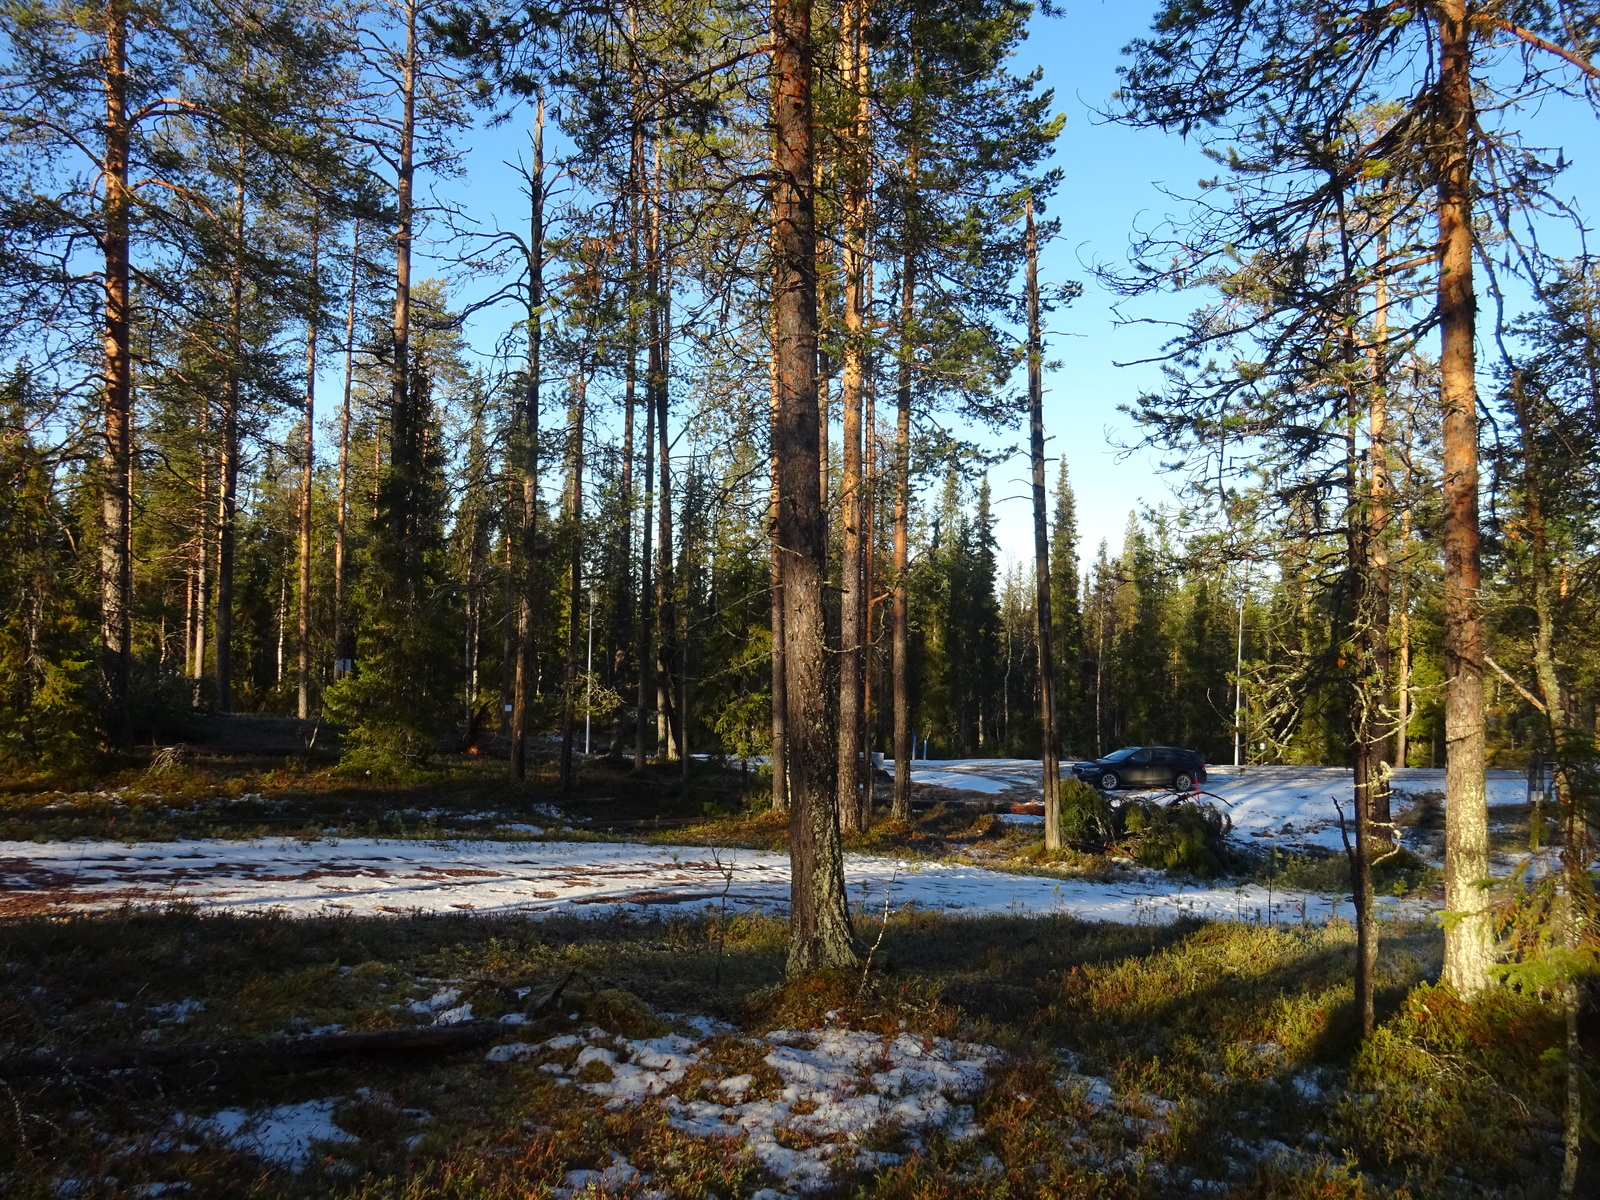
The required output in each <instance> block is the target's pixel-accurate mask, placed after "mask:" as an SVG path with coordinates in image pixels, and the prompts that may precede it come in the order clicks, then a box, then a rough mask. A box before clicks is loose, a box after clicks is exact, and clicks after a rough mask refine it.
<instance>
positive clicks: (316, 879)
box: [0, 838, 1421, 923]
mask: <svg viewBox="0 0 1600 1200" xmlns="http://www.w3.org/2000/svg"><path fill="white" fill-rule="evenodd" d="M845 879H846V883H847V886H848V889H849V894H850V898H851V900H852V902H853V903H854V904H855V905H856V906H857V907H858V908H859V909H860V910H861V911H863V912H864V913H866V914H869V915H877V914H880V913H882V912H883V911H884V909H885V907H888V908H891V909H898V908H901V907H904V906H907V905H916V906H917V907H920V908H923V909H929V910H934V911H942V912H948V913H953V914H961V915H969V916H979V915H990V914H1018V915H1029V916H1037V915H1044V914H1057V913H1059V914H1070V915H1073V916H1076V917H1079V918H1082V919H1084V920H1091V921H1124V922H1145V923H1160V922H1165V921H1170V920H1173V919H1175V918H1177V917H1180V916H1189V915H1193V916H1201V917H1214V918H1220V919H1227V920H1251V921H1260V920H1265V919H1267V916H1268V913H1269V911H1270V913H1271V915H1272V916H1273V917H1275V918H1276V919H1279V920H1285V919H1294V920H1302V919H1304V920H1312V921H1319V920H1324V919H1326V918H1327V917H1328V916H1330V915H1332V914H1334V913H1335V912H1337V911H1339V910H1340V904H1339V902H1337V901H1331V900H1329V899H1328V898H1325V897H1323V896H1319V895H1312V894H1306V893H1299V892H1284V891H1282V890H1274V891H1272V892H1270V893H1269V891H1268V889H1267V888H1264V887H1260V886H1256V885H1253V884H1251V885H1235V886H1223V885H1217V884H1185V883H1184V882H1182V881H1177V880H1173V879H1169V878H1167V877H1166V876H1165V875H1163V874H1161V873H1159V872H1156V871H1150V870H1146V869H1143V868H1138V867H1134V866H1132V865H1131V864H1129V865H1128V866H1127V867H1126V868H1125V869H1124V870H1122V871H1121V872H1119V878H1117V879H1115V880H1112V881H1109V882H1101V881H1095V880H1087V879H1081V880H1063V879H1054V878H1045V877H1041V876H1035V875H1021V874H1012V873H1008V872H1004V871H992V870H986V869H984V868H982V867H979V866H974V865H969V864H963V863H952V862H907V861H900V860H896V859H893V858H886V857H876V856H870V855H857V854H851V855H846V856H845ZM788 900H789V859H788V856H787V855H784V854H777V853H771V852H766V851H758V850H726V849H722V850H711V849H708V848H706V847H703V846H644V845H634V844H627V843H603V842H578V843H574V842H493V841H467V842H422V841H379V840H376V839H371V838H349V839H345V840H330V841H325V842H322V841H318V842H306V841H300V840H296V839H293V838H264V839H261V840H259V841H249V842H227V841H175V842H146V843H137V844H134V845H124V844H123V843H120V842H0V913H3V912H13V913H15V912H60V911H63V910H71V909H101V910H103V909H107V908H114V907H117V906H119V905H121V904H134V905H161V904H170V903H186V904H192V905H196V906H198V907H200V908H202V909H206V910H209V911H222V912H263V911H268V910H277V911H281V912H286V913H289V914H290V915H294V916H328V915H336V914H340V913H348V914H350V915H353V916H371V915H376V914H382V913H393V914H404V913H412V912H450V911H466V912H479V913H504V912H517V913H524V914H527V915H530V916H538V915H546V914H552V913H566V914H575V915H604V914H608V913H614V912H617V911H619V910H624V911H633V912H650V911H661V910H662V909H663V908H664V907H688V908H695V909H718V908H721V907H722V906H723V905H726V907H727V909H728V911H730V912H734V911H756V912H771V913H781V912H784V911H785V910H786V908H787V905H788ZM1393 903H1394V904H1395V907H1396V911H1397V912H1406V913H1412V912H1420V911H1421V909H1420V908H1419V907H1418V906H1417V905H1416V904H1415V902H1399V901H1395V902H1393ZM1269 906H1270V909H1269ZM1342 907H1343V911H1344V913H1345V915H1346V916H1348V915H1349V905H1348V904H1347V903H1346V904H1344V905H1343V906H1342Z"/></svg>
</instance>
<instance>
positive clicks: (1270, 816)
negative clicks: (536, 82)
mask: <svg viewBox="0 0 1600 1200" xmlns="http://www.w3.org/2000/svg"><path fill="white" fill-rule="evenodd" d="M914 772H915V775H914V777H915V778H916V779H917V780H918V781H919V782H938V783H941V784H942V785H943V786H946V787H952V786H959V787H964V788H967V789H968V790H972V791H979V792H987V793H989V794H995V793H999V792H1003V791H1007V790H1009V789H1014V788H1018V787H1037V786H1038V782H1039V764H1038V763H1037V762H1034V761H1029V760H1026V759H965V760H956V761H933V762H920V761H919V762H918V763H917V764H916V766H915V768H914ZM1394 787H1395V791H1396V807H1397V809H1398V810H1400V811H1402V812H1403V811H1404V810H1405V809H1406V808H1408V807H1409V806H1410V805H1411V804H1412V803H1413V801H1412V797H1414V796H1415V795H1417V794H1418V793H1421V792H1429V791H1431V792H1439V791H1442V790H1443V787H1444V772H1443V771H1430V770H1420V769H1408V770H1401V771H1397V772H1396V773H1395V781H1394ZM1350 788H1351V777H1350V772H1349V771H1348V770H1342V769H1339V768H1332V767H1246V768H1242V769H1236V768H1233V767H1212V768H1210V780H1209V782H1208V783H1207V785H1206V792H1207V798H1208V799H1211V800H1213V802H1215V803H1217V804H1218V806H1219V807H1221V808H1223V809H1224V810H1225V811H1226V812H1227V813H1228V815H1229V816H1230V817H1231V818H1232V819H1233V823H1234V834H1235V836H1236V837H1237V838H1239V839H1240V840H1241V841H1243V842H1245V843H1247V844H1257V845H1270V844H1276V845H1280V846H1283V847H1285V848H1286V849H1290V850H1304V849H1308V848H1320V849H1323V850H1338V849H1340V848H1341V847H1342V845H1343V839H1342V837H1341V835H1340V831H1339V824H1338V822H1339V812H1338V807H1337V806H1336V803H1335V801H1336V800H1339V801H1341V802H1345V812H1346V813H1347V814H1348V813H1349V812H1350V807H1349V804H1348V802H1347V801H1346V798H1347V797H1348V796H1349V795H1350ZM1525 798H1526V784H1525V782H1524V780H1523V777H1522V775H1521V773H1520V772H1514V771H1492V772H1490V778H1489V802H1490V804H1491V805H1495V806H1500V805H1514V804H1521V803H1522V802H1523V801H1524V800H1525ZM1007 815H1008V816H1019V817H1020V819H1022V820H1028V819H1030V818H1029V817H1028V816H1027V815H1026V814H1007ZM1033 819H1037V818H1033ZM1508 869H1511V864H1510V863H1509V860H1508V862H1506V863H1499V862H1497V863H1496V872H1497V873H1504V871H1505V870H1508ZM845 875H846V880H847V882H848V885H849V891H850V896H851V899H852V901H853V902H854V903H855V904H856V905H857V906H858V907H859V908H860V909H861V910H862V911H863V912H866V913H869V914H879V913H882V912H883V911H884V910H885V908H886V907H888V908H891V909H892V908H899V907H903V906H908V905H915V906H917V907H920V908H924V909H930V910H936V911H942V912H949V913H959V914H967V915H984V914H996V913H1018V914H1033V915H1037V914H1046V913H1068V914H1072V915H1074V916H1077V917H1080V918H1083V919H1085V920H1101V921H1135V922H1138V921H1144V922H1160V921H1167V920H1171V919H1173V918H1174V917H1177V916H1179V915H1188V914H1193V915H1196V916H1203V917H1216V918H1224V919H1243V920H1262V919H1266V918H1267V916H1268V913H1269V911H1270V914H1271V916H1272V917H1273V918H1276V919H1280V920H1281V919H1285V918H1292V919H1306V920H1321V919H1326V918H1327V917H1328V916H1329V915H1332V914H1334V913H1337V912H1338V911H1339V904H1340V902H1339V901H1337V900H1330V899H1328V898H1326V897H1323V896H1320V895H1312V894H1305V893H1299V892H1290V893H1285V892H1282V891H1278V890H1273V891H1272V892H1271V893H1270V894H1269V892H1268V890H1267V889H1266V888H1263V887H1258V886H1255V885H1236V886H1223V885H1217V884H1186V883H1184V882H1182V881H1176V880H1172V879H1169V878H1167V877H1166V876H1164V875H1161V874H1160V873H1158V872H1154V871H1147V870H1143V869H1141V868H1137V867H1133V866H1132V865H1131V864H1126V865H1125V867H1124V869H1122V870H1120V871H1119V872H1118V875H1117V877H1116V878H1115V879H1112V880H1110V881H1093V880H1085V879H1074V880H1062V879H1054V878H1044V877H1040V876H1034V875H1023V874H1013V873H1008V872H1005V871H995V870H988V869H985V868H983V867H979V866H975V865H972V864H967V863H955V862H906V861H900V860H896V859H894V858H889V857H875V856H868V855H848V856H846V863H845ZM788 899H789V860H788V857H787V856H786V855H783V854H779V853H770V852H765V851H755V850H728V849H719V850H712V849H709V848H706V847H694V846H678V847H673V846H645V845H634V844H619V843H597V842H584V843H572V842H528V841H521V842H497V841H487V840H486V841H458V842H452V841H439V842H423V841H382V840H377V839H372V838H349V839H343V840H340V839H329V840H327V841H302V840H298V839H292V838H266V839H261V840H258V841H247V842H227V841H215V840H211V841H204V840H194V841H175V842H153V843H139V844H134V845H126V844H123V843H120V842H0V913H7V912H9V913H21V912H59V911H62V910H64V909H106V908H112V907H116V906H118V905H121V904H125V903H126V904H135V905H160V904H167V903H173V902H183V903H189V904H194V905H198V906H200V907H202V908H205V909H209V910H213V911H233V912H260V911H265V910H268V909H277V910H281V911H284V912H288V913H291V914H294V915H299V916H309V915H313V914H321V915H329V914H337V913H349V914H352V915H372V914H378V913H397V914H398V913H410V912H446V911H452V910H457V911H470V912H491V913H492V912H518V913H525V914H528V915H533V916H537V915H541V914H550V913H569V914H591V915H594V914H601V913H609V912H616V911H618V910H619V909H621V910H629V911H635V912H645V911H652V910H654V911H660V910H661V909H662V908H663V907H669V906H687V907H689V908H699V909H705V908H722V907H724V906H725V907H726V908H727V909H728V910H729V911H757V912H772V913H780V912H782V911H784V909H785V907H786V906H787V903H788ZM1386 903H1389V904H1391V905H1392V906H1393V908H1394V910H1395V911H1397V912H1404V913H1407V914H1411V913H1418V912H1421V911H1423V906H1422V902H1420V901H1394V900H1389V901H1386ZM1344 907H1345V909H1346V911H1347V912H1348V905H1347V904H1346V905H1345V906H1344Z"/></svg>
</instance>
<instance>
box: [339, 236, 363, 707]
mask: <svg viewBox="0 0 1600 1200" xmlns="http://www.w3.org/2000/svg"><path fill="white" fill-rule="evenodd" d="M360 269H361V222H360V221H356V222H354V223H353V224H352V225H351V229H350V302H349V306H348V308H347V309H346V311H345V318H344V395H343V398H342V399H341V400H340V403H339V483H338V489H339V495H338V513H337V514H336V516H335V518H334V522H335V523H334V533H333V678H334V679H335V680H337V679H338V678H339V677H340V676H342V675H343V674H344V673H345V672H346V671H347V670H349V667H348V666H347V665H346V664H348V663H349V662H350V660H351V657H352V655H351V654H350V647H349V645H348V638H347V634H346V631H345V565H344V560H345V523H346V521H347V520H348V519H349V514H350V493H349V483H350V395H351V392H352V390H353V389H354V386H355V378H356V289H357V288H358V286H359V284H360Z"/></svg>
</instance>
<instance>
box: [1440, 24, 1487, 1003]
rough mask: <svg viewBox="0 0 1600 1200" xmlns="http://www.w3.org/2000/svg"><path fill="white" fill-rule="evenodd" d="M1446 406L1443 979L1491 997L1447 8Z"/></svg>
mask: <svg viewBox="0 0 1600 1200" xmlns="http://www.w3.org/2000/svg"><path fill="white" fill-rule="evenodd" d="M1439 14H1440V15H1439V83H1438V96H1439V106H1438V113H1439V116H1438V120H1439V128H1438V133H1437V137H1438V145H1439V149H1438V155H1439V159H1438V180H1439V183H1438V196H1439V201H1438V202H1439V297H1438V304H1439V324H1440V333H1441V347H1440V354H1439V406H1440V410H1441V426H1442V435H1443V436H1442V440H1443V449H1444V478H1443V507H1444V514H1443V539H1442V540H1443V544H1444V655H1445V868H1444V874H1445V903H1444V906H1445V910H1446V912H1447V913H1449V914H1452V916H1451V919H1450V920H1449V921H1448V922H1447V923H1446V925H1445V950H1444V980H1445V982H1446V983H1448V984H1450V985H1451V986H1452V987H1453V988H1455V989H1456V991H1457V992H1459V993H1460V994H1462V995H1463V996H1471V995H1475V994H1476V993H1478V992H1480V991H1482V990H1483V988H1484V987H1485V986H1487V983H1488V975H1487V972H1488V968H1489V966H1490V964H1491V963H1492V962H1493V959H1494V935H1493V931H1492V928H1491V925H1490V916H1489V912H1488V901H1487V898H1486V895H1485V893H1484V891H1483V889H1482V888H1481V887H1479V886H1478V883H1479V881H1480V880H1483V879H1486V878H1487V877H1488V874H1489V824H1488V807H1487V799H1486V794H1485V781H1484V710H1483V652H1484V650H1483V628H1482V623H1481V620H1480V617H1479V612H1478V604H1479V598H1478V597H1479V588H1480V584H1481V578H1482V572H1481V565H1480V559H1479V534H1478V403H1477V400H1478V397H1477V384H1476V364H1475V358H1474V347H1473V336H1474V329H1475V321H1476V310H1477V301H1476V298H1475V297H1474V295H1473V283H1472V196H1471V187H1472V161H1471V156H1472V122H1473V113H1472V75H1471V34H1470V32H1469V29H1468V25H1467V5H1466V0H1443V3H1442V4H1441V5H1440V8H1439Z"/></svg>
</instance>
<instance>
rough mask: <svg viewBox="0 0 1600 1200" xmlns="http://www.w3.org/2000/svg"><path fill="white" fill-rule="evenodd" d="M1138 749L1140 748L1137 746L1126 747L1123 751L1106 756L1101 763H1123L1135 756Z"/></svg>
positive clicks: (1115, 751) (1114, 751)
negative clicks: (1124, 760)
mask: <svg viewBox="0 0 1600 1200" xmlns="http://www.w3.org/2000/svg"><path fill="white" fill-rule="evenodd" d="M1138 749H1139V747H1137V746H1124V747H1123V748H1122V749H1121V750H1113V751H1112V752H1111V753H1110V754H1108V755H1106V756H1105V757H1104V758H1102V759H1101V760H1100V761H1101V762H1121V761H1122V760H1123V759H1125V758H1128V757H1129V756H1130V755H1132V754H1134V753H1135V752H1136V751H1137V750H1138Z"/></svg>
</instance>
